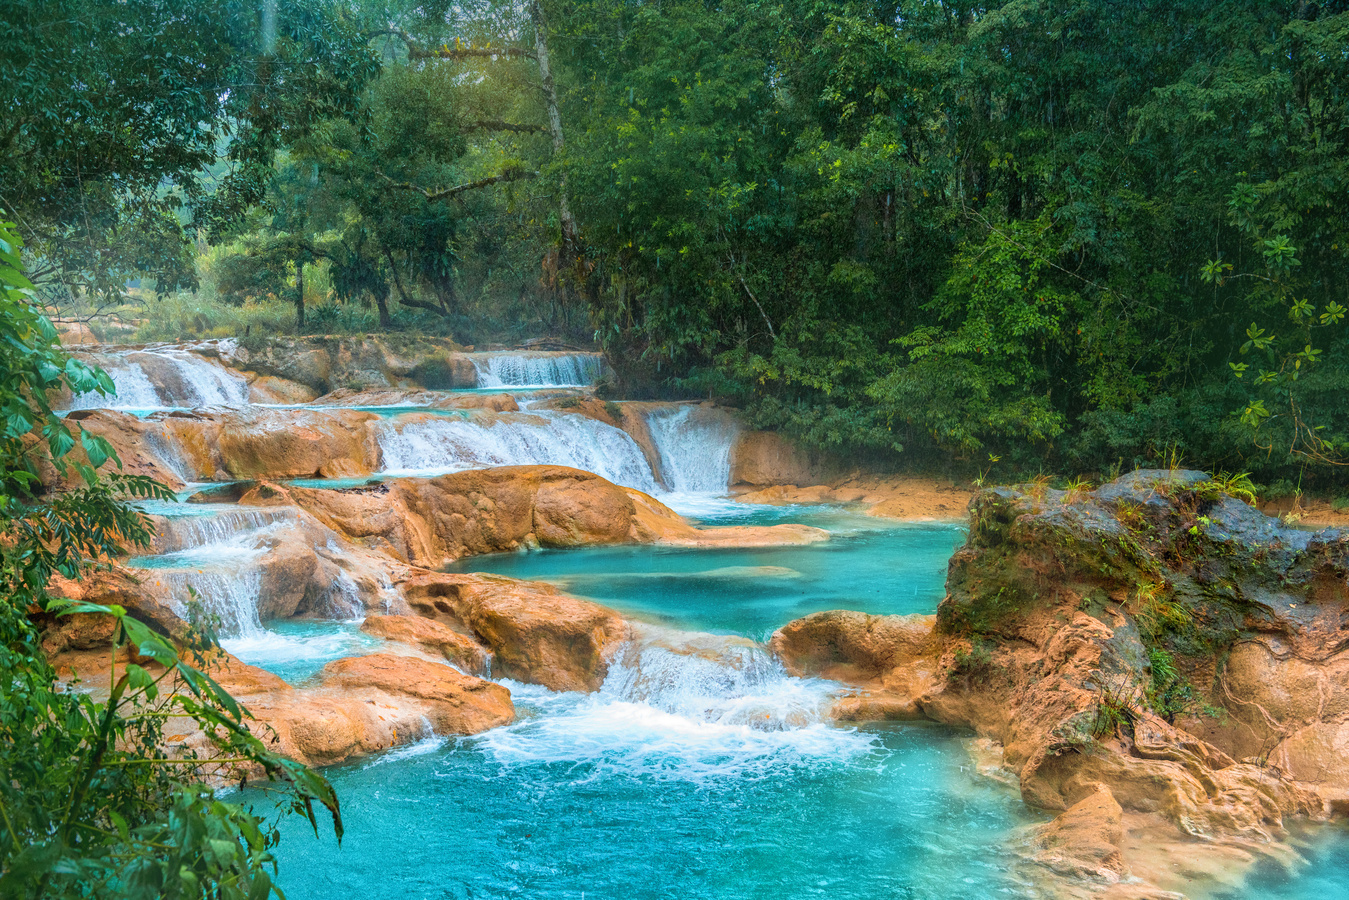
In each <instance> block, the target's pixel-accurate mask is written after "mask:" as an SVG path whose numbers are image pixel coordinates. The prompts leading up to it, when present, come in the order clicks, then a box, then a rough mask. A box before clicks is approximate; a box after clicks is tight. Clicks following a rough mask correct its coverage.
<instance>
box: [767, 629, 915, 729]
mask: <svg viewBox="0 0 1349 900" xmlns="http://www.w3.org/2000/svg"><path fill="white" fill-rule="evenodd" d="M935 624H936V617H935V616H923V615H910V616H870V615H866V614H865V613H859V612H848V611H842V610H835V611H831V612H821V613H814V614H812V615H809V616H806V617H805V618H803V619H796V620H794V621H792V622H789V623H788V624H787V625H784V626H783V627H782V628H779V629H778V630H777V631H776V632H774V633H773V636H772V638H771V639H770V640H769V643H768V646H769V649H771V650H772V651H773V652H774V653H775V654H777V656H778V657H779V658H780V659H781V660H782V662H783V665H784V666H785V667H786V669H787V671H788V672H790V673H791V674H793V675H796V676H799V677H807V676H814V677H821V678H828V679H831V680H834V681H840V682H843V683H844V684H849V685H852V686H854V687H857V688H860V690H859V691H857V692H854V693H851V694H847V695H845V696H843V697H840V698H839V699H838V701H836V703H835V704H834V709H833V716H834V718H835V719H839V720H842V721H854V722H855V721H866V720H871V719H899V720H903V719H921V718H925V716H924V713H923V709H922V699H923V697H924V696H925V695H926V694H927V693H928V692H929V691H931V690H932V689H934V688H935V687H936V686H937V684H938V676H939V675H940V667H939V660H940V655H941V653H940V642H939V640H938V639H937V637H936V636H935V635H934V633H933V626H934V625H935Z"/></svg>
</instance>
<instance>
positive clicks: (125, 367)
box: [70, 347, 248, 409]
mask: <svg viewBox="0 0 1349 900" xmlns="http://www.w3.org/2000/svg"><path fill="white" fill-rule="evenodd" d="M92 361H93V362H96V363H100V364H102V365H103V368H104V370H105V371H106V372H107V373H108V375H109V377H111V378H112V382H113V385H114V386H115V387H116V388H117V393H116V396H114V397H104V396H102V395H100V394H98V393H88V394H77V395H75V396H74V397H73V398H72V399H71V404H70V408H71V409H166V408H176V407H202V406H243V405H245V404H247V403H248V382H247V381H246V380H245V379H244V378H243V376H241V375H239V374H237V373H236V372H234V371H233V370H231V369H229V368H227V367H226V366H223V365H221V364H220V363H218V362H215V361H214V360H210V359H206V358H205V357H202V356H199V355H197V354H196V353H192V352H190V351H188V350H185V349H183V348H181V347H157V348H154V349H149V350H131V351H128V352H126V353H122V354H117V355H116V356H112V357H111V358H110V359H108V361H107V362H101V361H100V360H98V359H94V360H92Z"/></svg>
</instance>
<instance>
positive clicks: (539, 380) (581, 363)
mask: <svg viewBox="0 0 1349 900" xmlns="http://www.w3.org/2000/svg"><path fill="white" fill-rule="evenodd" d="M473 367H474V368H475V369H477V372H478V387H587V386H589V385H591V384H594V383H595V381H596V380H597V379H598V378H599V377H600V374H601V373H602V371H603V363H602V362H601V361H600V356H599V354H597V353H497V354H491V355H485V354H484V355H480V356H474V357H473Z"/></svg>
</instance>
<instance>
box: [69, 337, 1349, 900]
mask: <svg viewBox="0 0 1349 900" xmlns="http://www.w3.org/2000/svg"><path fill="white" fill-rule="evenodd" d="M137 354H142V355H148V356H153V357H154V359H152V360H151V359H144V358H139V357H138V356H137ZM120 359H121V363H122V365H121V368H120V369H118V370H116V371H115V372H114V376H115V378H116V379H117V385H118V388H119V398H118V403H119V404H123V403H124V404H125V408H130V409H140V408H150V407H151V406H158V407H168V406H174V405H203V404H205V403H239V402H244V401H246V398H247V390H246V385H245V384H244V383H243V381H242V379H237V380H230V379H231V378H233V377H234V376H232V375H231V374H230V373H229V372H228V370H226V369H225V368H224V367H222V366H218V365H216V364H215V363H214V362H212V361H210V360H207V359H204V358H201V357H198V356H195V355H193V354H186V353H185V352H179V351H176V350H172V349H169V350H164V349H160V350H154V351H135V352H133V353H128V354H125V355H124V356H123V357H121V358H120ZM475 364H476V365H478V366H479V373H480V380H484V381H485V380H489V379H499V380H500V382H501V383H502V384H508V385H513V386H527V385H531V384H537V385H552V384H583V383H586V382H587V381H588V380H593V378H594V377H595V376H597V375H598V374H599V370H598V361H597V360H596V359H595V358H592V357H568V356H565V355H551V356H547V355H544V356H527V355H526V356H506V355H496V356H488V357H485V358H483V359H482V360H475ZM588 366H589V367H590V368H587V367H588ZM156 367H159V368H156ZM569 367H570V368H569ZM149 371H153V373H154V374H153V378H152V377H151V376H150V375H147V372H149ZM166 372H168V373H176V374H173V375H172V377H169V376H168V375H166V374H165V373H166ZM221 373H224V374H223V375H222V374H221ZM175 379H176V380H175ZM77 399H87V398H77ZM96 405H97V404H96ZM101 405H107V404H106V403H104V404H101ZM645 416H646V420H645V425H646V430H647V431H648V432H649V435H650V439H651V440H650V444H649V445H648V446H647V448H646V450H645V451H644V449H643V447H642V446H641V445H639V443H638V441H637V440H635V439H634V437H633V436H632V435H630V434H629V433H627V432H626V431H624V430H621V429H619V428H617V427H615V426H614V425H612V424H609V423H607V422H604V421H599V420H597V419H594V418H591V417H588V416H585V415H581V414H580V413H577V412H571V411H568V410H565V409H563V410H525V411H523V412H519V413H490V412H482V411H477V410H470V411H455V412H432V411H424V410H416V409H403V408H397V409H390V410H387V411H386V414H384V415H383V416H382V417H381V418H380V419H379V420H377V422H376V423H375V424H374V426H373V427H374V428H375V429H376V431H375V437H376V439H377V441H378V445H379V449H380V451H381V453H382V458H383V471H382V472H381V473H379V475H380V476H382V477H387V476H393V475H404V474H415V475H430V474H436V473H440V472H452V471H461V470H466V469H472V468H480V467H485V466H501V465H530V464H554V465H566V466H572V467H575V468H579V469H584V470H587V471H591V472H595V473H597V474H599V475H602V476H603V477H605V478H608V479H609V480H611V481H614V482H615V483H618V484H621V485H625V486H628V487H632V488H636V489H639V490H642V491H646V492H648V493H651V494H653V495H655V496H657V497H659V498H660V499H661V500H662V501H664V502H666V503H667V504H668V505H671V506H672V507H674V508H675V509H677V510H679V511H681V512H683V513H685V514H686V515H690V516H692V517H695V518H696V519H700V520H701V521H703V522H704V523H707V524H723V525H724V524H754V525H767V524H775V523H778V522H799V523H803V524H809V525H815V526H817V527H822V528H825V529H827V530H829V531H830V532H831V539H830V540H829V541H827V542H824V543H820V544H814V545H808V546H800V547H776V548H774V547H769V548H722V549H699V550H690V549H674V548H661V547H649V546H624V547H603V548H590V549H579V550H568V551H537V552H532V553H517V554H503V555H500V556H490V557H478V558H474V559H469V560H464V561H461V563H459V564H457V565H455V566H452V567H450V568H451V569H452V570H456V571H465V572H469V571H487V572H493V573H496V574H501V575H507V576H511V577H516V578H525V579H534V580H544V581H550V582H553V583H555V584H557V585H558V586H560V587H562V588H563V589H565V590H567V591H569V592H571V593H573V594H575V595H578V596H583V597H588V598H592V599H594V600H596V601H598V602H601V603H604V604H605V605H608V606H610V607H613V608H615V609H617V610H619V611H621V612H622V613H624V614H625V615H626V616H628V617H629V618H630V619H631V620H633V621H634V623H636V624H635V625H634V637H633V639H632V640H631V641H630V642H629V643H628V644H626V645H624V646H623V647H622V648H621V649H620V650H619V651H618V652H617V653H616V654H615V656H614V657H613V658H612V660H611V664H610V667H609V671H608V675H607V678H606V680H605V682H604V684H603V686H602V688H601V689H600V690H599V691H597V692H595V693H593V694H579V693H554V692H551V691H548V690H546V689H544V688H541V687H537V686H533V685H526V684H519V683H515V682H511V681H503V682H502V683H503V684H505V685H506V686H507V687H508V688H509V689H510V690H511V693H512V696H513V699H514V702H515V705H516V709H517V713H518V718H517V721H516V722H515V723H514V724H513V725H510V726H508V727H504V728H498V729H494V730H491V731H488V732H486V733H484V734H481V735H477V736H475V737H471V738H460V739H442V738H433V737H428V738H427V739H425V740H423V741H421V742H419V743H416V744H413V745H411V746H406V747H403V748H401V749H398V750H394V751H390V752H388V753H385V754H383V755H380V756H377V757H373V758H366V759H364V760H361V761H357V762H353V763H350V764H347V765H343V766H338V767H334V768H332V769H330V770H329V771H328V775H329V777H330V778H331V779H332V781H333V783H334V784H335V786H336V788H337V790H338V793H339V796H340V797H341V799H342V803H343V812H344V820H345V822H346V828H347V836H346V838H345V840H344V842H343V845H342V846H341V847H340V848H339V847H338V846H337V845H336V843H335V842H334V841H333V840H332V838H331V835H325V836H323V837H321V838H320V839H318V840H315V839H314V837H313V835H312V833H309V832H307V831H306V826H305V825H304V824H302V823H301V822H300V820H298V819H293V818H289V819H284V820H282V822H281V826H280V827H281V829H282V834H283V838H284V839H283V841H282V843H281V845H280V847H279V848H278V849H277V851H276V852H277V855H278V857H279V859H280V863H281V886H282V887H283V888H284V889H285V890H286V892H287V896H289V897H291V898H297V900H319V898H325V900H326V898H329V897H348V896H360V895H362V894H364V893H368V892H369V891H370V890H371V889H372V888H373V887H374V886H378V887H379V888H380V889H381V890H385V891H390V892H392V893H395V894H397V895H399V896H405V897H409V898H423V897H425V898H464V900H468V898H489V897H506V896H514V897H529V898H557V900H562V898H577V900H583V898H585V897H592V898H600V897H604V898H608V897H614V898H620V897H621V898H638V900H645V898H652V900H655V898H681V900H682V898H690V897H697V898H716V900H723V898H726V900H739V898H745V900H749V898H760V897H769V896H771V897H775V898H787V900H794V898H807V897H811V898H813V897H826V898H843V900H872V898H891V897H903V898H919V900H928V898H931V900H936V898H984V897H992V896H996V897H1008V898H1015V897H1026V898H1033V897H1040V896H1043V894H1042V893H1039V892H1037V891H1042V888H1038V887H1037V886H1036V885H1034V884H1031V883H1028V882H1026V881H1025V880H1024V879H1025V877H1026V876H1025V874H1024V869H1022V868H1021V867H1020V866H1019V865H1018V858H1019V857H1017V855H1016V850H1017V848H1018V846H1019V845H1018V841H1019V840H1021V839H1020V838H1019V837H1018V835H1019V834H1020V832H1019V831H1018V829H1019V828H1021V827H1022V826H1026V825H1029V824H1033V823H1036V822H1043V821H1046V820H1047V819H1048V815H1047V814H1045V813H1042V812H1037V811H1034V810H1030V809H1028V808H1027V807H1026V806H1025V805H1024V804H1023V803H1022V802H1021V800H1020V797H1019V795H1018V793H1017V791H1016V790H1015V788H1014V787H1013V786H1011V785H1010V783H1008V782H1006V781H1004V780H999V779H996V778H990V777H987V775H985V774H979V772H978V771H976V770H977V769H978V765H977V764H976V755H975V754H974V753H972V749H973V738H972V737H971V736H969V735H968V734H963V733H957V732H955V731H951V730H949V729H944V728H939V727H934V726H927V725H917V724H902V725H901V724H889V725H876V726H865V727H858V728H850V727H840V726H838V725H835V724H833V723H832V721H831V720H830V719H829V716H828V710H829V707H830V705H831V703H832V702H833V700H834V699H835V698H836V696H837V695H838V694H839V692H840V691H841V690H843V688H842V687H841V686H840V685H838V684H835V683H832V682H827V681H822V680H819V679H801V678H795V677H792V676H790V675H789V674H788V673H787V672H786V671H785V670H784V669H783V667H782V665H781V664H780V663H779V662H778V661H777V659H776V658H775V657H773V656H772V655H771V654H770V653H769V652H768V650H767V649H766V646H765V643H766V641H767V640H768V638H769V636H770V635H771V633H772V632H773V631H774V630H775V629H776V628H778V627H780V626H782V625H783V624H785V623H787V622H789V621H791V620H792V619H795V618H799V617H801V616H805V615H808V614H810V613H814V612H819V611H823V610H830V609H846V610H853V611H858V612H863V613H871V614H877V615H885V614H908V613H931V612H933V611H934V610H935V609H936V606H937V603H938V602H939V601H940V599H941V597H942V594H943V590H944V582H945V573H946V564H947V561H948V559H949V557H950V555H951V553H952V551H953V550H954V549H955V548H956V547H957V546H958V545H959V544H960V542H961V541H962V540H963V537H964V532H963V529H962V528H961V527H960V526H958V525H956V524H953V523H926V524H903V525H897V524H895V523H887V522H885V521H884V520H878V519H874V518H871V517H867V516H863V515H859V514H857V513H854V512H849V511H847V510H846V509H842V508H828V507H813V508H805V507H782V508H777V507H759V506H749V505H745V504H740V503H736V502H735V501H734V500H732V499H730V498H728V497H727V496H726V493H727V488H728V482H729V480H730V477H731V456H732V448H733V447H734V445H735V441H736V439H737V436H738V426H737V423H736V422H735V420H734V419H733V418H731V417H730V416H729V415H727V414H725V413H724V412H722V411H719V410H716V409H713V408H710V407H704V406H699V405H694V404H670V405H664V406H653V407H650V408H649V409H648V411H647V412H646V414H645ZM161 449H163V450H164V453H163V454H161V455H164V456H166V458H167V457H170V456H173V455H174V454H170V453H169V451H170V450H173V448H171V447H167V445H166V447H165V448H161ZM361 480H363V479H355V481H361ZM313 483H314V484H315V485H318V486H325V487H332V488H341V487H343V486H344V485H345V484H346V482H344V481H340V480H322V481H315V482H313ZM147 510H148V511H151V512H154V513H155V514H156V515H160V516H165V517H166V518H164V519H162V520H161V521H162V527H161V528H160V534H159V536H158V537H157V539H156V544H155V547H154V552H153V554H152V555H147V556H143V557H139V558H136V559H133V560H131V565H133V566H135V567H139V568H141V569H143V570H144V573H143V574H144V577H145V578H147V579H150V580H152V581H153V582H155V583H156V584H157V586H159V587H164V588H166V589H167V594H168V595H169V596H170V597H171V598H172V599H171V602H172V603H174V604H176V605H177V606H178V612H180V614H186V613H187V612H188V610H187V603H188V599H189V597H191V596H192V595H193V593H195V595H196V598H197V601H196V602H198V603H199V604H200V606H201V608H202V609H203V610H204V611H205V612H206V613H208V614H209V615H210V616H212V617H214V618H215V619H216V620H217V621H218V623H219V630H220V634H221V635H222V638H223V643H224V646H225V647H226V648H227V649H228V650H230V651H231V652H232V653H234V654H235V655H237V656H238V657H239V658H240V659H242V660H243V661H245V662H248V663H251V664H254V665H259V666H262V667H264V668H266V669H268V670H270V671H272V672H274V673H276V674H277V675H279V676H280V677H281V678H283V679H285V680H286V681H288V682H290V683H292V684H296V685H305V684H307V683H312V680H313V679H314V677H315V675H316V674H317V673H318V671H319V670H320V669H321V668H322V667H323V666H324V665H325V664H326V663H328V662H330V661H332V660H335V659H339V658H342V657H347V656H355V655H364V654H368V653H372V652H379V651H380V650H383V649H391V648H389V647H388V645H386V644H385V643H384V642H383V641H381V640H379V639H377V638H374V637H371V636H370V635H367V634H365V633H364V632H362V631H361V630H360V627H359V626H360V621H361V620H360V616H361V615H362V614H363V613H362V609H363V608H364V606H365V604H366V603H371V602H372V601H370V599H369V597H368V596H367V598H366V599H365V600H364V601H363V599H362V596H361V594H360V591H359V590H358V588H357V585H356V584H355V583H354V582H353V581H352V579H351V578H350V577H349V576H348V575H347V574H346V572H345V571H341V570H334V571H335V572H336V574H332V575H331V576H330V583H329V584H328V585H327V588H326V593H325V594H324V596H323V597H321V598H320V602H319V603H318V606H317V607H316V608H317V609H318V610H319V611H320V614H326V615H327V618H318V619H313V618H311V619H303V620H287V621H267V619H266V615H265V612H264V611H265V610H266V609H267V608H268V604H267V601H268V599H269V598H268V597H267V596H266V595H265V591H266V590H267V588H266V585H267V583H268V582H267V571H268V569H267V566H268V565H269V560H271V559H272V557H271V556H269V554H271V553H273V551H274V550H275V549H276V548H277V547H280V546H286V543H285V542H286V541H287V540H289V541H292V542H293V541H294V539H295V537H296V535H297V534H304V535H308V536H309V539H311V540H312V541H314V542H315V547H314V549H315V551H316V553H319V554H320V555H323V556H326V558H327V559H329V560H331V559H333V558H335V557H336V556H339V555H340V552H341V551H340V549H339V548H338V547H337V545H336V544H334V543H332V541H331V540H330V539H328V538H324V537H323V536H322V534H321V533H320V532H316V531H314V530H313V529H314V526H313V524H312V522H311V523H310V524H308V525H305V524H304V523H302V522H301V521H300V520H299V518H298V514H297V513H296V512H295V511H294V510H293V509H291V508H287V507H281V508H241V507H237V506H232V505H228V504H192V505H187V506H182V505H177V506H174V505H165V504H147ZM306 528H308V529H309V530H307V531H306V530H305V529H306ZM324 541H327V543H326V544H325V543H324ZM290 546H292V547H293V546H294V545H293V543H292V544H291V545H290ZM324 565H329V563H324ZM325 571H326V570H325ZM365 590H366V591H367V592H368V591H369V590H371V588H370V587H369V585H368V584H367V586H366V588H365ZM378 590H379V592H381V593H382V592H385V591H387V592H388V594H389V595H392V594H393V593H394V588H393V586H392V584H388V583H387V579H386V581H385V584H384V585H383V587H379V588H378ZM373 603H374V604H377V603H378V599H377V598H376V600H375V601H373ZM386 608H387V598H386ZM243 796H244V797H245V798H246V799H248V798H251V797H252V796H253V795H252V794H250V793H245V794H244V795H243ZM260 802H261V803H262V804H263V806H262V809H264V810H265V809H270V805H269V803H270V801H267V800H265V799H264V800H261V801H260ZM1346 846H1349V840H1346V839H1344V838H1343V837H1337V836H1336V835H1335V834H1334V833H1329V832H1325V831H1318V832H1316V833H1314V834H1310V835H1309V836H1308V837H1307V838H1306V839H1305V840H1304V847H1305V851H1304V852H1305V855H1306V857H1307V859H1308V860H1309V861H1310V863H1311V864H1310V865H1308V866H1306V867H1304V868H1303V869H1300V870H1298V871H1297V872H1291V873H1290V872H1289V871H1287V870H1284V869H1282V868H1277V867H1276V868H1270V867H1269V866H1263V865H1262V866H1257V867H1256V868H1255V869H1254V870H1253V871H1252V872H1251V875H1250V879H1249V883H1248V885H1247V886H1246V887H1243V888H1242V889H1240V890H1235V892H1233V891H1229V892H1227V893H1222V892H1217V893H1213V892H1210V894H1209V896H1210V897H1212V898H1215V900H1218V898H1220V900H1236V898H1238V897H1242V896H1254V895H1253V894H1247V893H1243V891H1244V890H1246V889H1247V887H1249V888H1250V889H1252V890H1254V889H1256V888H1258V890H1259V896H1270V897H1277V898H1283V900H1312V898H1315V900H1321V898H1323V897H1326V896H1337V895H1338V893H1337V892H1342V890H1343V889H1344V888H1346V887H1349V876H1345V877H1342V876H1341V875H1338V874H1336V872H1337V871H1342V869H1343V861H1344V860H1345V859H1349V857H1347V856H1346V855H1345V854H1346V852H1349V851H1346V850H1345V847H1346ZM1337 865H1338V866H1340V867H1341V869H1340V870H1337V869H1336V866H1337ZM1327 873H1329V874H1327Z"/></svg>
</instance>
